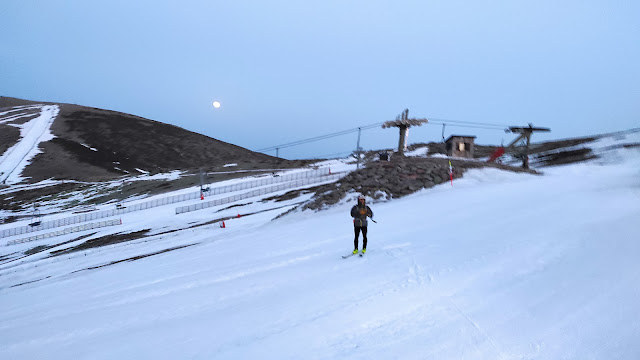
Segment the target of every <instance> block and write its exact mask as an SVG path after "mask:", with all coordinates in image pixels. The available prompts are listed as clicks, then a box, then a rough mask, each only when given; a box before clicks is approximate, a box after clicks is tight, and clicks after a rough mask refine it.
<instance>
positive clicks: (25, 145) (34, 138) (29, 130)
mask: <svg viewBox="0 0 640 360" xmlns="http://www.w3.org/2000/svg"><path fill="white" fill-rule="evenodd" d="M38 107H39V108H40V116H38V117H36V118H35V119H32V120H29V121H28V122H26V123H24V124H22V125H16V126H19V127H20V136H21V139H20V141H18V143H16V144H15V145H13V146H12V147H10V148H9V149H8V150H7V151H5V152H4V154H1V155H0V183H3V184H11V183H16V182H20V181H22V178H21V177H20V174H21V173H22V170H23V169H24V168H25V167H26V166H27V165H28V164H29V162H30V161H31V159H33V157H34V156H36V154H38V153H39V152H40V150H38V145H39V144H40V143H41V142H44V141H49V140H51V139H53V134H51V131H50V127H51V124H53V121H54V120H55V118H56V116H57V115H58V112H59V111H60V109H59V108H58V106H57V105H41V106H38ZM16 118H17V117H16V116H15V115H13V114H12V113H11V112H6V113H1V114H0V121H1V122H9V121H11V120H16Z"/></svg>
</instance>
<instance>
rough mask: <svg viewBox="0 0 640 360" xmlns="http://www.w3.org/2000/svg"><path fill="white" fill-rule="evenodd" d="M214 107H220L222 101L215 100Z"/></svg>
mask: <svg viewBox="0 0 640 360" xmlns="http://www.w3.org/2000/svg"><path fill="white" fill-rule="evenodd" d="M213 107H214V108H216V109H217V108H219V107H220V101H214V102H213Z"/></svg>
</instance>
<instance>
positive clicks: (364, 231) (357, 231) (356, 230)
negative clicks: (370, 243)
mask: <svg viewBox="0 0 640 360" xmlns="http://www.w3.org/2000/svg"><path fill="white" fill-rule="evenodd" d="M360 230H362V248H363V249H366V248H367V227H366V226H363V227H360V226H354V227H353V232H354V233H355V235H356V237H355V238H354V239H353V248H354V249H357V248H358V236H360Z"/></svg>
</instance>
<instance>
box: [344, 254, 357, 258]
mask: <svg viewBox="0 0 640 360" xmlns="http://www.w3.org/2000/svg"><path fill="white" fill-rule="evenodd" d="M354 255H355V254H354V253H351V254H348V255H343V256H342V258H343V259H346V258H350V257H352V256H354Z"/></svg>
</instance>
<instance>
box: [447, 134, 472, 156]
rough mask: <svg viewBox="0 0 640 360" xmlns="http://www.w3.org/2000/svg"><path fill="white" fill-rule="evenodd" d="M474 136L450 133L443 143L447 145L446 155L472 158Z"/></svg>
mask: <svg viewBox="0 0 640 360" xmlns="http://www.w3.org/2000/svg"><path fill="white" fill-rule="evenodd" d="M475 138H476V137H475V136H465V135H451V136H449V138H448V139H447V140H445V144H446V146H447V156H454V157H462V158H469V159H473V146H474V144H473V143H474V141H475Z"/></svg>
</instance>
